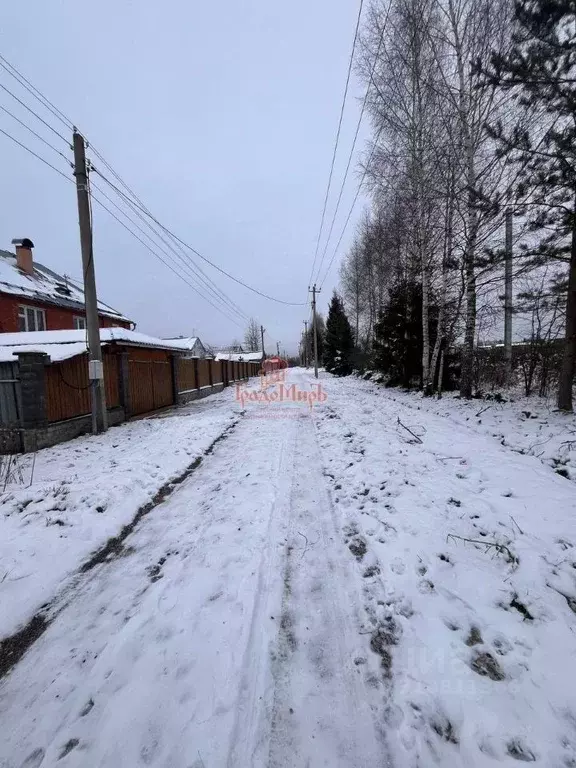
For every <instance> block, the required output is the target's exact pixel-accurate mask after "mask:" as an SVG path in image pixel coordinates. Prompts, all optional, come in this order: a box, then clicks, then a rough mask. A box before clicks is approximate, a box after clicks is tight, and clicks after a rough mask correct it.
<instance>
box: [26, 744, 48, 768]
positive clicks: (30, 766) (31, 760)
mask: <svg viewBox="0 0 576 768" xmlns="http://www.w3.org/2000/svg"><path fill="white" fill-rule="evenodd" d="M44 755H45V752H44V750H43V749H42V748H41V747H38V748H37V749H35V750H34V751H33V752H31V753H30V754H29V755H28V757H27V758H26V760H24V762H23V763H22V764H21V766H20V768H38V766H39V765H40V764H41V763H42V761H43V760H44Z"/></svg>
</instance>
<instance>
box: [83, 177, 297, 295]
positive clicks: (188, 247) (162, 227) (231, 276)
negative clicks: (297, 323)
mask: <svg viewBox="0 0 576 768" xmlns="http://www.w3.org/2000/svg"><path fill="white" fill-rule="evenodd" d="M95 170H96V173H98V174H99V176H100V177H101V178H103V179H104V180H105V181H106V182H107V183H108V184H109V185H110V186H111V187H112V188H113V189H115V190H116V192H117V193H118V194H119V195H121V196H122V197H123V198H124V199H125V200H128V199H129V198H128V197H127V195H126V193H125V192H122V190H121V189H119V188H118V187H117V186H116V185H115V184H113V183H112V182H111V181H110V180H109V179H106V177H105V176H103V175H102V173H101V172H100V171H98V170H97V169H95ZM133 204H134V205H136V207H138V208H139V209H140V210H141V211H142V212H143V213H144V214H145V215H146V216H148V217H149V218H150V219H151V220H152V221H153V222H154V223H155V224H157V225H158V226H159V227H160V229H162V230H163V231H164V232H166V234H168V235H169V236H170V237H172V238H173V239H174V240H176V241H177V242H178V243H180V245H183V246H184V247H185V248H187V249H188V250H190V251H191V252H192V253H195V254H196V256H198V257H199V258H200V259H202V261H204V262H206V263H207V264H209V265H210V266H211V267H213V268H214V269H216V270H217V271H218V272H221V273H222V274H223V275H226V277H228V278H229V279H230V280H233V281H234V282H235V283H238V285H241V286H242V287H243V288H246V289H247V290H249V291H252V293H256V294H258V296H262V297H263V298H265V299H268V300H269V301H275V302H276V303H278V304H285V305H287V306H290V307H303V306H305V302H297V301H284V300H283V299H278V298H276V297H275V296H269V295H268V294H267V293H264V292H263V291H259V290H258V289H257V288H253V287H252V286H251V285H248V284H247V283H245V282H243V281H242V280H239V279H238V278H237V277H234V275H231V274H230V273H229V272H227V271H226V270H225V269H222V267H219V266H218V265H217V264H215V263H214V262H213V261H210V259H208V258H207V257H206V256H203V255H202V254H201V253H200V252H199V251H197V250H196V248H193V247H192V246H191V245H190V244H189V243H187V242H185V241H184V240H182V239H181V238H180V237H178V235H176V234H174V232H172V231H171V230H170V229H168V227H166V226H165V225H164V224H162V223H161V222H160V221H158V219H157V218H156V217H155V216H154V215H153V214H152V213H151V212H150V211H149V210H148V209H147V208H146V206H144V205H142V204H138V205H137V204H136V203H134V201H133Z"/></svg>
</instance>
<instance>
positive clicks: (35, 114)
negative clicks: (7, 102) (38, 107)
mask: <svg viewBox="0 0 576 768" xmlns="http://www.w3.org/2000/svg"><path fill="white" fill-rule="evenodd" d="M0 88H2V90H3V91H6V93H8V94H9V95H10V96H12V98H13V99H15V100H16V101H17V102H18V104H21V105H22V106H23V107H24V109H27V110H28V112H30V114H32V115H34V117H35V118H37V119H38V120H40V122H41V123H43V124H44V125H45V126H46V128H48V129H49V130H51V131H52V133H54V134H55V135H56V136H58V138H59V139H62V141H63V142H64V143H65V144H67V145H68V146H70V142H69V141H68V139H66V138H64V136H62V134H61V133H58V131H57V130H56V128H53V127H52V126H51V125H50V123H47V122H46V120H44V118H43V117H40V115H39V114H38V112H35V111H34V110H33V109H32V107H29V106H28V104H26V103H25V102H24V101H22V99H19V98H18V96H16V94H15V93H12V91H11V90H10V89H9V88H6V86H5V85H2V83H0Z"/></svg>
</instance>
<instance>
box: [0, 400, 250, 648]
mask: <svg viewBox="0 0 576 768" xmlns="http://www.w3.org/2000/svg"><path fill="white" fill-rule="evenodd" d="M229 393H230V390H228V392H227V393H226V394H225V393H222V394H220V395H216V396H213V397H210V398H208V399H206V400H201V401H198V402H197V403H191V404H190V405H188V406H187V407H186V408H183V409H181V410H180V411H179V412H177V415H170V416H167V417H164V418H153V419H141V420H139V421H133V422H129V423H126V424H122V425H121V426H118V427H114V428H113V429H111V430H109V431H108V432H107V433H106V434H105V435H99V436H98V437H80V438H78V439H76V440H73V441H71V442H69V443H64V444H62V445H57V446H54V447H53V448H47V449H45V450H42V451H39V452H38V454H37V455H36V457H33V456H26V457H24V458H19V459H18V462H19V465H20V467H19V472H18V473H16V474H17V475H18V474H20V472H21V482H12V483H11V484H10V485H8V486H7V487H6V490H5V491H4V492H3V493H1V494H0V640H1V639H2V638H3V637H5V636H6V635H9V634H11V633H12V632H14V631H15V629H16V628H17V627H18V626H19V625H21V624H22V623H23V622H25V621H26V620H27V619H29V618H30V617H31V616H32V615H33V614H34V613H35V612H36V611H37V610H38V608H40V606H42V605H43V604H44V603H45V602H46V601H49V600H50V598H52V597H53V595H54V593H55V591H56V590H57V589H58V588H65V586H66V582H67V579H68V578H69V577H70V576H72V575H73V574H74V573H75V571H76V570H77V569H78V568H79V567H80V565H81V564H82V563H83V562H84V561H85V560H86V559H87V558H88V556H89V555H90V554H91V553H93V552H94V551H96V550H97V549H98V548H99V547H101V546H102V545H103V544H104V543H105V542H106V541H107V539H108V538H109V537H111V536H116V535H117V534H118V533H119V532H120V530H121V529H122V526H124V525H126V524H128V523H130V522H131V520H132V519H133V517H134V515H135V514H136V512H137V510H138V509H139V508H140V507H141V506H143V505H144V504H146V503H147V502H149V501H150V500H151V499H152V498H153V496H154V494H155V493H156V492H157V491H158V490H159V489H160V488H161V487H162V486H163V485H164V484H165V483H167V482H168V481H170V480H172V479H174V478H175V477H177V476H178V475H179V474H180V473H181V472H183V471H185V470H186V468H187V467H188V466H190V465H191V464H192V463H193V462H194V461H195V460H196V459H197V458H198V457H199V456H201V455H202V453H203V452H204V451H205V450H206V449H207V448H208V447H209V445H210V444H211V443H212V441H213V440H214V439H215V438H217V437H218V436H219V435H220V434H221V433H222V432H223V430H225V429H226V427H227V426H228V425H229V424H230V423H232V421H233V420H234V419H235V418H237V416H238V412H239V410H240V408H239V406H238V405H237V404H236V403H234V402H232V400H231V398H230V395H229ZM4 461H6V459H4ZM30 479H32V482H31V483H30Z"/></svg>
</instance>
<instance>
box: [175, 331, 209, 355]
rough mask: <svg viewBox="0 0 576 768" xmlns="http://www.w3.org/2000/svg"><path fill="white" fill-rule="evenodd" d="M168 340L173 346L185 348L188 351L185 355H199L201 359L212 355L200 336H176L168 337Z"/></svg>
mask: <svg viewBox="0 0 576 768" xmlns="http://www.w3.org/2000/svg"><path fill="white" fill-rule="evenodd" d="M166 341H169V342H170V344H171V345H172V346H177V347H179V348H180V349H182V350H184V352H186V354H185V355H184V357H198V358H200V359H201V360H204V359H205V358H207V357H212V355H211V354H210V353H209V351H208V350H207V349H206V347H205V346H204V344H202V342H201V341H200V339H199V338H198V336H188V337H187V336H177V337H175V338H168V339H166Z"/></svg>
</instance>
